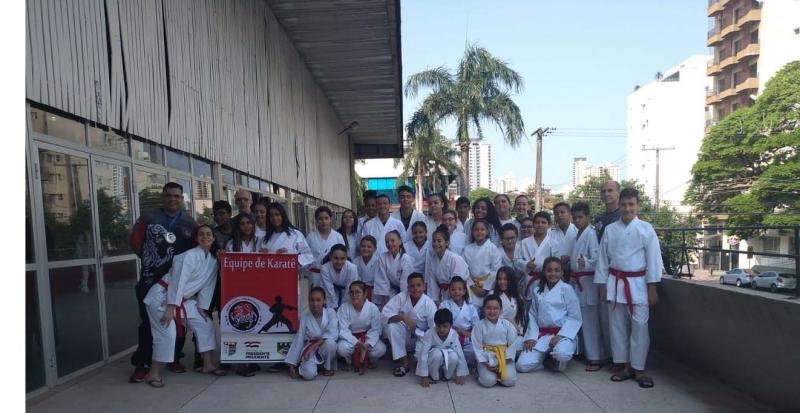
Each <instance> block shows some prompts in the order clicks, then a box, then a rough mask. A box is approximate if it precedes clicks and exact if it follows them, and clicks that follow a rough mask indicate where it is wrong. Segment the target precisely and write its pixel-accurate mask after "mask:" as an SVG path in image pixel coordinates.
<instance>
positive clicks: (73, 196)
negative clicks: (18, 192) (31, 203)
mask: <svg viewBox="0 0 800 413" xmlns="http://www.w3.org/2000/svg"><path fill="white" fill-rule="evenodd" d="M39 164H40V168H41V184H42V198H43V199H42V201H43V202H42V203H43V205H44V223H45V238H46V240H47V256H48V258H49V259H50V260H51V261H57V260H68V259H76V258H91V257H94V239H93V236H92V207H91V203H90V196H89V162H88V161H87V160H86V159H85V158H79V157H77V156H72V155H65V154H63V153H59V152H55V151H50V150H46V149H40V150H39Z"/></svg>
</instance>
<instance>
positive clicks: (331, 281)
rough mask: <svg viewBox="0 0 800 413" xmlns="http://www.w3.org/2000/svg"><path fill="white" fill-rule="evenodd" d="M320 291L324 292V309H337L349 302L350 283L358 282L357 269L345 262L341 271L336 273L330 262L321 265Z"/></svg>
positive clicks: (350, 263)
mask: <svg viewBox="0 0 800 413" xmlns="http://www.w3.org/2000/svg"><path fill="white" fill-rule="evenodd" d="M320 275H321V277H322V289H324V290H325V297H326V301H325V302H326V304H325V305H326V307H329V308H333V309H336V308H339V306H340V305H342V303H346V302H349V301H350V291H349V289H350V283H351V282H353V281H358V267H357V266H356V265H355V264H353V263H352V262H350V261H345V262H344V266H343V267H342V269H341V271H336V268H334V267H333V263H332V262H330V261H329V262H326V263H325V264H322V270H321V271H320Z"/></svg>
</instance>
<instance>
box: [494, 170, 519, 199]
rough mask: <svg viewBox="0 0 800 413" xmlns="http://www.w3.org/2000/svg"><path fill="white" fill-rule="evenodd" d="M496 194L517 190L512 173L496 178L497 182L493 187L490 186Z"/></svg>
mask: <svg viewBox="0 0 800 413" xmlns="http://www.w3.org/2000/svg"><path fill="white" fill-rule="evenodd" d="M492 189H493V190H494V191H495V192H497V193H498V194H507V193H509V192H514V191H516V190H517V180H516V178H515V177H514V173H513V172H512V173H510V174H508V175H507V176H500V177H498V178H497V183H496V184H495V186H494V188H492Z"/></svg>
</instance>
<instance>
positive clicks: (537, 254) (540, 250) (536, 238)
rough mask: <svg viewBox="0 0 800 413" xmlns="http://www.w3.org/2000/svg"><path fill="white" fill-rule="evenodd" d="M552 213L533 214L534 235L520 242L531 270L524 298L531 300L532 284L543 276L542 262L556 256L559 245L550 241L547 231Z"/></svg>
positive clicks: (527, 265) (527, 266)
mask: <svg viewBox="0 0 800 413" xmlns="http://www.w3.org/2000/svg"><path fill="white" fill-rule="evenodd" d="M550 222H551V221H550V214H548V213H547V212H545V211H539V212H537V213H536V214H535V215H534V216H533V236H530V237H528V238H525V239H523V240H522V242H520V244H519V248H520V255H521V256H522V259H523V260H524V261H525V262H526V263H527V264H525V268H526V269H527V271H528V272H529V277H528V283H527V286H526V287H525V290H524V291H523V294H522V298H524V299H525V301H528V302H530V300H531V299H532V298H533V291H532V289H531V285H532V284H533V283H534V282H535V281H536V280H538V279H539V278H540V277H541V276H542V264H543V263H544V260H545V259H546V258H547V257H553V256H556V254H557V253H558V251H557V248H556V247H557V245H553V243H552V242H550V237H548V236H547V232H548V230H549V229H550Z"/></svg>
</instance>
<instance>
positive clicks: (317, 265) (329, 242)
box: [307, 231, 344, 287]
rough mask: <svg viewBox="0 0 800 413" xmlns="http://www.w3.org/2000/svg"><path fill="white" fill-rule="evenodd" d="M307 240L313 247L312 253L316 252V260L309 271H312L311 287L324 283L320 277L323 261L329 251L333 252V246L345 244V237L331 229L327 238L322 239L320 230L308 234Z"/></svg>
mask: <svg viewBox="0 0 800 413" xmlns="http://www.w3.org/2000/svg"><path fill="white" fill-rule="evenodd" d="M307 240H308V246H309V247H310V248H311V253H312V254H314V262H313V263H311V265H309V267H308V271H310V273H311V274H310V275H309V277H308V281H309V283H310V287H316V286H319V285H321V284H322V282H321V278H320V271H321V270H322V261H323V260H324V259H325V257H327V256H328V253H329V252H331V247H333V246H334V245H336V244H342V245H344V238H342V234H340V233H338V232H336V231H331V232H330V234H328V238H327V239H322V235H321V234H320V233H319V231H312V232H310V233H309V234H308V237H307Z"/></svg>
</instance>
